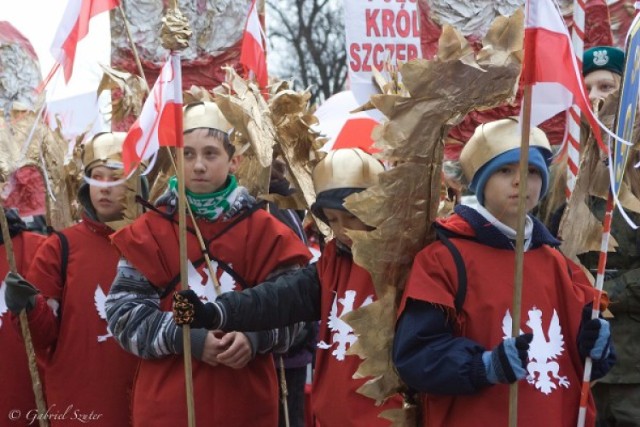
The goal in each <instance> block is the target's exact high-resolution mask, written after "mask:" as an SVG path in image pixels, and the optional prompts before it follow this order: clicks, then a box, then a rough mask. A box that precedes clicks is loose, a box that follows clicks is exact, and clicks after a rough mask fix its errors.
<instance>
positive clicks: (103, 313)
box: [93, 283, 113, 342]
mask: <svg viewBox="0 0 640 427" xmlns="http://www.w3.org/2000/svg"><path fill="white" fill-rule="evenodd" d="M106 300H107V296H106V295H105V293H104V291H103V290H102V288H101V287H100V284H99V283H98V284H97V285H96V291H95V292H94V294H93V302H94V304H95V306H96V310H98V316H100V318H101V319H103V320H104V321H105V322H106V321H107V310H106V309H105V306H104V303H105V301H106ZM110 337H113V335H112V334H111V331H110V330H109V326H107V333H106V334H105V335H98V342H104V341H106V340H107V338H110Z"/></svg>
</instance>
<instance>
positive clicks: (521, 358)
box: [482, 334, 533, 384]
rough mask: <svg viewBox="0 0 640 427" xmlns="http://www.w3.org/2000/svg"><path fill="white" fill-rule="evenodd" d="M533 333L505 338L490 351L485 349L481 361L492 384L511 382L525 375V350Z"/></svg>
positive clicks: (527, 348)
mask: <svg viewBox="0 0 640 427" xmlns="http://www.w3.org/2000/svg"><path fill="white" fill-rule="evenodd" d="M531 340H533V334H522V335H520V336H518V337H515V338H507V339H506V340H504V341H502V342H501V343H500V344H499V345H498V346H497V347H496V348H494V349H493V350H492V351H485V352H484V354H483V355H482V361H483V362H484V367H485V370H486V372H487V379H488V380H489V382H490V383H492V384H498V383H502V384H511V383H514V382H516V381H518V380H521V379H523V378H524V377H525V376H526V375H527V370H526V366H527V357H528V356H527V351H528V350H529V344H530V343H531Z"/></svg>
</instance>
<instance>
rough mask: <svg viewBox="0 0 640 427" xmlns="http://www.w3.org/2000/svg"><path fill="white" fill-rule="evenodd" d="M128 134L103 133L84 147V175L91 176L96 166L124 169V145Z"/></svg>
mask: <svg viewBox="0 0 640 427" xmlns="http://www.w3.org/2000/svg"><path fill="white" fill-rule="evenodd" d="M126 136H127V134H126V132H102V133H98V134H96V135H95V136H94V137H93V138H92V139H91V141H89V142H87V143H86V144H84V146H83V147H82V164H83V165H84V173H85V174H86V175H89V174H90V171H91V169H93V168H94V167H96V166H108V167H111V168H113V167H114V166H116V167H118V168H120V169H121V168H122V143H123V142H124V139H125V137H126Z"/></svg>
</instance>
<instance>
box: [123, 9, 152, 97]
mask: <svg viewBox="0 0 640 427" xmlns="http://www.w3.org/2000/svg"><path fill="white" fill-rule="evenodd" d="M118 10H119V11H120V14H121V15H122V20H123V21H124V29H125V32H126V33H127V38H128V39H129V43H130V44H131V51H132V52H133V58H134V59H135V61H136V66H137V67H138V73H140V77H142V80H144V87H145V89H146V91H147V93H149V84H148V83H147V77H146V76H145V75H144V69H143V68H142V62H140V55H138V49H137V48H136V44H135V43H134V42H133V37H132V36H131V29H130V27H129V21H128V20H127V16H126V15H125V14H124V9H123V8H122V4H119V5H118Z"/></svg>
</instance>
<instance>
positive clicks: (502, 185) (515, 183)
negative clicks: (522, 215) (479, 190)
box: [484, 163, 542, 229]
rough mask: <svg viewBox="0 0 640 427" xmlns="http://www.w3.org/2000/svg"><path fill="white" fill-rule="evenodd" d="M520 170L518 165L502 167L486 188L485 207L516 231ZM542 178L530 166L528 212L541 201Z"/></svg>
mask: <svg viewBox="0 0 640 427" xmlns="http://www.w3.org/2000/svg"><path fill="white" fill-rule="evenodd" d="M519 188H520V169H519V165H518V163H511V164H508V165H505V166H502V167H501V168H500V169H498V170H496V171H495V172H494V173H493V175H491V176H490V177H489V179H488V180H487V183H486V184H485V186H484V207H485V208H486V209H487V210H488V211H489V212H491V214H492V215H493V216H495V217H496V218H497V219H498V220H500V222H502V223H504V224H506V225H508V226H509V227H511V228H513V229H515V228H516V225H517V223H518V193H519ZM541 190H542V176H541V175H540V171H539V170H538V169H537V168H535V167H533V166H529V173H528V175H527V199H526V210H527V212H529V211H530V210H531V209H533V208H534V207H535V206H536V205H537V204H538V200H539V199H540V191H541Z"/></svg>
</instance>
